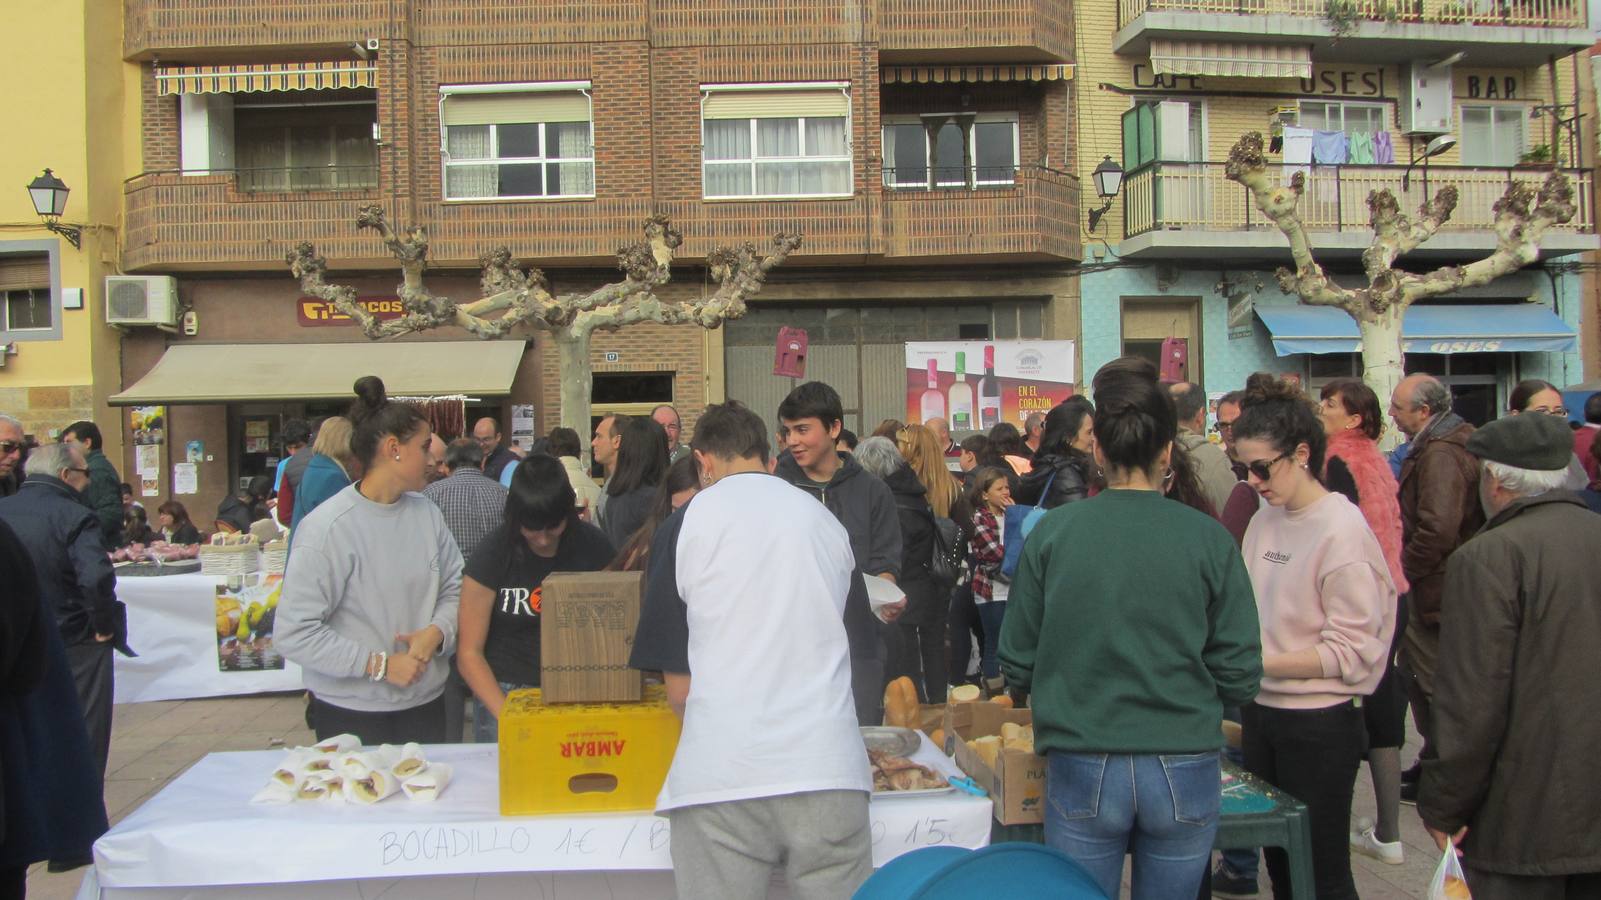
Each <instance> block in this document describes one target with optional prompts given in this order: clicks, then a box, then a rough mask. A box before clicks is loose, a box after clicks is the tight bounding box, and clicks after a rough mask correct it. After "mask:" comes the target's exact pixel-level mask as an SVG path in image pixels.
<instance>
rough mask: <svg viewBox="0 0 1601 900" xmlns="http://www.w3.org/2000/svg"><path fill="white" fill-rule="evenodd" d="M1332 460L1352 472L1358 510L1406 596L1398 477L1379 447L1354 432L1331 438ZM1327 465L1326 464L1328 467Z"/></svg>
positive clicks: (1391, 574)
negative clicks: (1402, 567)
mask: <svg viewBox="0 0 1601 900" xmlns="http://www.w3.org/2000/svg"><path fill="white" fill-rule="evenodd" d="M1327 455H1328V458H1329V459H1338V460H1340V462H1343V463H1345V467H1346V468H1348V469H1350V470H1351V477H1352V478H1353V479H1354V480H1355V481H1356V496H1357V500H1358V503H1357V506H1358V507H1360V508H1361V510H1362V517H1363V518H1365V519H1367V522H1368V527H1369V528H1371V529H1373V536H1374V537H1376V538H1378V539H1379V548H1380V549H1382V550H1383V551H1384V561H1385V562H1386V563H1388V564H1389V566H1390V577H1391V578H1393V579H1395V590H1396V592H1397V593H1405V592H1406V589H1407V580H1406V576H1405V575H1403V574H1402V573H1401V502H1400V500H1399V499H1398V494H1399V493H1400V488H1399V487H1398V486H1397V485H1396V483H1395V475H1394V474H1393V473H1392V472H1391V471H1390V464H1389V463H1388V462H1386V461H1385V459H1384V454H1382V453H1380V452H1379V445H1378V444H1376V443H1374V442H1373V441H1372V440H1371V439H1369V438H1368V436H1367V435H1365V434H1363V433H1362V432H1360V431H1358V430H1357V429H1355V428H1348V429H1346V430H1344V431H1341V432H1339V433H1338V434H1333V435H1330V436H1329V449H1328V454H1327ZM1325 465H1326V464H1325Z"/></svg>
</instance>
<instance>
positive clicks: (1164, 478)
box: [1162, 468, 1173, 484]
mask: <svg viewBox="0 0 1601 900" xmlns="http://www.w3.org/2000/svg"><path fill="white" fill-rule="evenodd" d="M1172 480H1173V470H1172V469H1171V468H1170V469H1168V470H1167V471H1166V472H1163V473H1162V483H1163V484H1167V483H1168V482H1169V481H1172Z"/></svg>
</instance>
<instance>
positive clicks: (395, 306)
mask: <svg viewBox="0 0 1601 900" xmlns="http://www.w3.org/2000/svg"><path fill="white" fill-rule="evenodd" d="M356 303H357V304H358V305H359V306H361V308H362V309H365V310H366V311H367V312H370V313H372V314H373V315H374V316H376V317H377V318H379V319H398V318H400V317H401V316H403V315H405V314H406V308H405V306H404V304H402V303H401V301H400V298H399V297H358V298H356ZM295 318H296V319H297V320H298V321H299V322H300V326H301V327H302V328H320V327H323V326H327V325H353V324H355V323H354V322H353V321H352V320H351V318H350V317H349V316H347V315H345V314H344V313H342V312H339V311H338V310H336V309H334V305H333V304H332V303H329V302H328V301H327V300H320V299H318V298H316V297H301V298H300V302H299V303H298V304H296V306H295Z"/></svg>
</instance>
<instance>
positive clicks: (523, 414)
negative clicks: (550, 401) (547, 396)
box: [511, 403, 534, 450]
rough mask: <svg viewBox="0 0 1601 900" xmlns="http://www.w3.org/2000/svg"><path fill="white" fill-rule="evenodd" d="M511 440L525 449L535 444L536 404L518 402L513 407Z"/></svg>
mask: <svg viewBox="0 0 1601 900" xmlns="http://www.w3.org/2000/svg"><path fill="white" fill-rule="evenodd" d="M511 442H512V443H513V444H516V445H517V446H518V447H521V448H522V449H523V450H530V449H532V448H533V446H534V405H533V404H532V403H517V404H513V405H512V408H511Z"/></svg>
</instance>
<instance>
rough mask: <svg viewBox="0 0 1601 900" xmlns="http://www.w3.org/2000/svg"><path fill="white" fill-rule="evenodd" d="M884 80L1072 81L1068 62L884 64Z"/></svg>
mask: <svg viewBox="0 0 1601 900" xmlns="http://www.w3.org/2000/svg"><path fill="white" fill-rule="evenodd" d="M880 80H881V81H882V82H883V83H884V84H957V83H979V82H986V81H1072V80H1073V67H1072V66H1071V65H1069V64H1065V63H1062V64H1051V65H1034V66H1028V65H1004V66H885V67H884V70H883V72H882V74H881V76H880Z"/></svg>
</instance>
